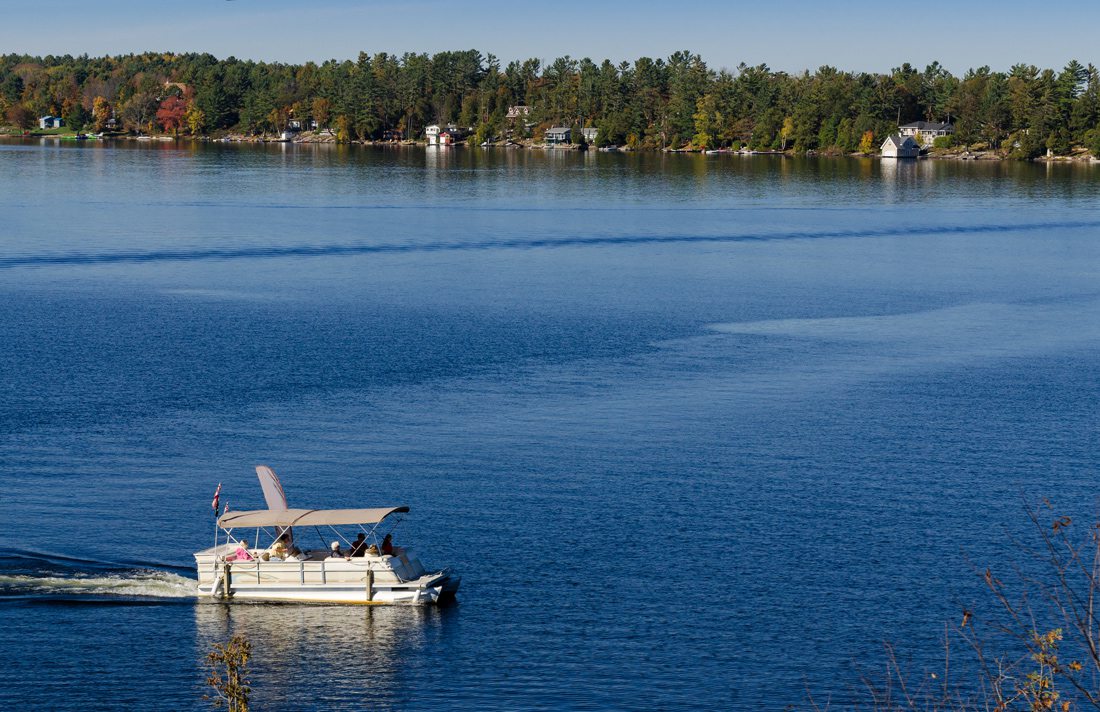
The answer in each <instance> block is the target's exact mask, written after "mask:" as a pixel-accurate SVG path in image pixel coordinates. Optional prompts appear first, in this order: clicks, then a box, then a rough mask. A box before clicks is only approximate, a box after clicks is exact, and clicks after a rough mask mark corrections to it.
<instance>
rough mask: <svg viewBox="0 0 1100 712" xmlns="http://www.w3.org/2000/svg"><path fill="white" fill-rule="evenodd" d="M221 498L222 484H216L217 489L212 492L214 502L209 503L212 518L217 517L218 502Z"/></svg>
mask: <svg viewBox="0 0 1100 712" xmlns="http://www.w3.org/2000/svg"><path fill="white" fill-rule="evenodd" d="M221 496H222V483H221V482H219V483H218V489H216V490H214V501H213V502H211V503H210V508H211V509H213V510H214V516H215V517H216V516H218V500H219V499H220V498H221Z"/></svg>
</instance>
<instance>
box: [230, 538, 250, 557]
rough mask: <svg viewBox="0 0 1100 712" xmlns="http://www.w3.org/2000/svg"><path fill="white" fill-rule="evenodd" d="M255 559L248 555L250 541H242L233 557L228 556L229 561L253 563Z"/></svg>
mask: <svg viewBox="0 0 1100 712" xmlns="http://www.w3.org/2000/svg"><path fill="white" fill-rule="evenodd" d="M254 558H255V557H254V556H252V554H250V553H248V540H247V539H241V540H240V542H238V544H237V550H236V551H234V552H233V555H232V556H227V557H226V560H228V561H252V560H253V559H254Z"/></svg>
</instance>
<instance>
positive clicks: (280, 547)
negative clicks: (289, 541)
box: [267, 536, 286, 559]
mask: <svg viewBox="0 0 1100 712" xmlns="http://www.w3.org/2000/svg"><path fill="white" fill-rule="evenodd" d="M267 553H269V554H271V558H273V559H285V558H286V542H285V541H283V537H281V536H280V537H279V538H278V539H276V540H275V543H274V544H272V545H271V548H270V549H268V550H267Z"/></svg>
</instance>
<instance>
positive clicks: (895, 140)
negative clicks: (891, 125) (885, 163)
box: [882, 135, 920, 158]
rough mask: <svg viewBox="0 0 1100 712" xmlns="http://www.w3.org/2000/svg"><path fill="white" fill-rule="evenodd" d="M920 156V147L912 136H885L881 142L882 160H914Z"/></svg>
mask: <svg viewBox="0 0 1100 712" xmlns="http://www.w3.org/2000/svg"><path fill="white" fill-rule="evenodd" d="M919 155H920V146H918V145H917V142H916V141H914V140H913V137H912V136H897V135H893V136H887V137H886V140H885V141H883V142H882V157H883V158H916V157H917V156H919Z"/></svg>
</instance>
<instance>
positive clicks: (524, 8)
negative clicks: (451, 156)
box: [0, 0, 1100, 74]
mask: <svg viewBox="0 0 1100 712" xmlns="http://www.w3.org/2000/svg"><path fill="white" fill-rule="evenodd" d="M5 6H8V7H5ZM902 7H905V6H904V5H902V4H897V3H894V4H891V3H882V2H869V1H868V0H850V1H849V2H844V3H826V2H821V1H820V0H819V1H817V2H811V1H809V0H776V1H775V2H767V0H763V1H761V0H755V1H754V2H740V1H739V0H731V1H728V2H717V1H709V0H708V1H704V2H654V1H652V0H635V1H634V2H617V3H598V2H579V0H554V1H552V2H540V3H531V2H521V1H517V0H510V1H508V2H500V1H497V0H493V1H491V2H476V1H474V2H470V3H459V2H454V1H453V0H451V1H449V2H442V1H440V0H419V1H418V2H408V3H401V2H393V1H392V0H387V1H386V2H376V1H374V0H358V1H357V0H345V1H343V2H339V1H335V0H316V1H313V2H308V1H307V2H301V1H300V0H298V1H295V2H291V1H290V0H200V1H199V2H190V3H172V4H168V3H161V2H151V1H150V0H143V1H141V2H138V1H137V0H114V1H113V2H107V3H99V4H94V5H89V4H88V2H87V1H86V0H79V1H77V0H61V1H59V2H40V3H23V2H20V3H15V2H14V1H13V0H0V53H7V52H20V53H22V52H26V53H29V54H43V55H45V54H51V53H52V54H66V53H69V54H80V53H82V52H87V53H88V54H91V55H100V54H118V53H128V52H140V51H145V50H170V51H205V52H211V53H213V54H215V55H217V56H219V57H226V56H228V55H235V56H237V57H240V58H250V59H264V60H278V61H285V62H303V61H306V60H316V61H321V60H324V59H328V58H333V57H335V58H337V59H345V58H354V57H355V56H356V55H357V54H358V53H359V51H360V50H365V51H368V52H370V53H374V52H380V51H385V52H395V53H398V54H400V53H402V52H405V51H416V52H429V53H431V52H437V51H439V50H444V49H470V48H474V49H478V50H481V51H482V52H485V53H490V52H491V53H493V54H496V55H497V56H498V57H500V58H501V59H502V60H503V61H505V62H507V61H508V60H511V59H521V58H526V57H537V58H540V59H544V60H545V59H553V58H554V57H558V56H560V55H564V54H569V55H572V56H573V57H577V58H580V57H586V56H587V57H591V58H593V59H596V60H601V59H603V58H605V57H606V58H610V59H612V60H614V61H616V62H617V61H620V60H623V59H627V60H633V59H635V58H637V57H639V56H643V55H645V56H650V57H658V56H667V55H669V54H670V53H672V52H673V51H675V50H677V49H690V50H692V51H695V52H698V53H700V54H702V55H703V57H704V59H706V60H707V62H708V64H710V65H711V66H712V67H715V68H721V67H728V68H733V67H736V66H737V64H738V63H740V62H746V63H748V64H759V63H766V64H768V65H769V66H770V67H772V68H775V69H782V70H786V71H799V70H802V69H806V68H809V69H815V68H817V67H818V66H820V65H823V64H831V65H833V66H837V67H840V68H842V69H851V70H867V71H887V70H889V69H890V68H891V67H895V66H898V65H900V64H901V63H902V62H906V61H908V62H910V63H912V64H914V65H917V66H918V67H923V66H924V65H925V64H927V63H928V62H930V61H932V60H939V61H940V63H941V64H943V65H944V66H946V67H947V68H948V69H950V70H951V71H952V72H955V73H957V74H961V73H963V72H964V71H965V70H966V69H968V68H969V67H977V66H981V65H983V64H988V65H990V66H992V67H993V68H994V69H1007V68H1008V67H1009V66H1011V65H1012V64H1014V63H1016V62H1026V63H1029V64H1036V65H1039V66H1042V67H1054V68H1060V67H1062V66H1063V65H1065V63H1066V62H1067V61H1068V60H1070V59H1078V60H1079V61H1081V62H1082V63H1085V64H1087V63H1089V62H1092V63H1094V64H1100V50H1098V49H1097V48H1098V47H1100V42H1097V41H1096V31H1097V28H1098V27H1100V3H1097V2H1091V1H1088V0H1076V1H1075V2H1067V1H1066V0H1047V1H1046V2H1034V1H1033V0H1031V1H1029V2H1022V1H1021V0H1000V1H996V2H995V1H993V0H978V1H976V2H961V1H960V2H947V1H946V0H924V2H918V3H913V4H911V5H910V6H909V7H910V8H911V9H909V10H902V9H901V8H902ZM397 8H403V9H405V11H406V12H405V14H404V15H402V16H398V15H397V14H396V13H395V10H396V9H397ZM551 12H553V13H556V14H557V15H558V17H556V18H554V19H548V15H549V13H551ZM903 23H904V24H903Z"/></svg>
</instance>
